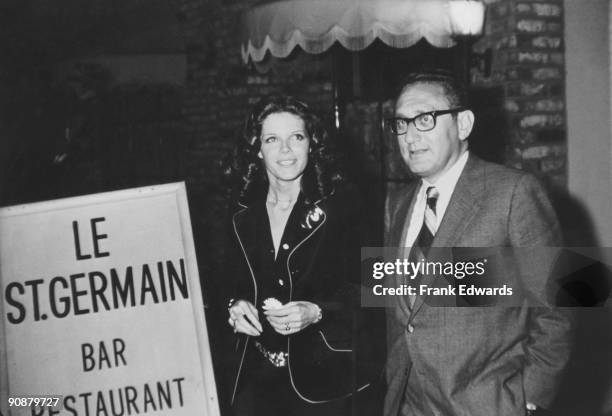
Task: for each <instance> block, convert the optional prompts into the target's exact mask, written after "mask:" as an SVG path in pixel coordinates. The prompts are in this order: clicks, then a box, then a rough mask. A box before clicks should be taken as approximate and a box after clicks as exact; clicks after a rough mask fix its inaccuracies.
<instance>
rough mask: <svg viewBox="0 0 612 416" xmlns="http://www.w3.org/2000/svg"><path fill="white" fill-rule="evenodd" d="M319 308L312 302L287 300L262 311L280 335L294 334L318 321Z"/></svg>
mask: <svg viewBox="0 0 612 416" xmlns="http://www.w3.org/2000/svg"><path fill="white" fill-rule="evenodd" d="M320 311H321V309H320V308H319V307H318V306H317V305H315V304H314V303H312V302H307V301H295V302H289V303H286V304H285V305H283V306H281V307H280V308H275V309H268V310H266V311H265V312H264V314H265V315H266V319H267V320H268V322H270V325H272V328H274V330H275V331H276V332H278V333H279V334H281V335H290V334H295V333H296V332H299V331H301V330H302V329H304V328H306V327H307V326H308V325H310V324H313V323H315V322H317V321H318V319H319V314H320Z"/></svg>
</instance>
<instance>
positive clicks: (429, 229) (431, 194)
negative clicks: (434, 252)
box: [412, 186, 440, 256]
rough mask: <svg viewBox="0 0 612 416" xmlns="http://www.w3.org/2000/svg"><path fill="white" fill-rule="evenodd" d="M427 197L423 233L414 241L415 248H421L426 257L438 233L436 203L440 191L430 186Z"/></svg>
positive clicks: (426, 192) (420, 232)
mask: <svg viewBox="0 0 612 416" xmlns="http://www.w3.org/2000/svg"><path fill="white" fill-rule="evenodd" d="M425 194H426V195H427V203H426V204H425V215H424V216H423V225H422V226H421V231H419V235H418V236H417V238H416V240H415V241H414V244H413V245H412V246H413V247H417V248H420V249H421V250H422V252H423V255H424V256H426V255H427V252H428V251H429V248H430V247H431V243H432V242H433V239H434V235H436V231H438V221H437V218H436V203H437V202H438V197H439V196H440V194H439V192H438V190H437V189H436V188H435V186H430V187H428V188H427V191H425Z"/></svg>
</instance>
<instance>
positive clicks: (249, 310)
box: [228, 299, 263, 337]
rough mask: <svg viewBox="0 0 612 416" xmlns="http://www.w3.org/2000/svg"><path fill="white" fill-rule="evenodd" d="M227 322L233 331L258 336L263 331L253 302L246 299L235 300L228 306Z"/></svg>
mask: <svg viewBox="0 0 612 416" xmlns="http://www.w3.org/2000/svg"><path fill="white" fill-rule="evenodd" d="M229 315H230V316H229V319H228V323H229V324H230V326H231V327H232V328H234V332H241V333H243V334H247V335H251V336H254V337H256V336H259V335H261V332H262V331H263V328H262V327H261V323H260V322H259V317H258V316H259V314H258V312H257V309H256V308H255V306H253V304H252V303H251V302H249V301H246V300H242V299H241V300H237V301H236V302H234V304H233V305H232V306H231V307H230V308H229Z"/></svg>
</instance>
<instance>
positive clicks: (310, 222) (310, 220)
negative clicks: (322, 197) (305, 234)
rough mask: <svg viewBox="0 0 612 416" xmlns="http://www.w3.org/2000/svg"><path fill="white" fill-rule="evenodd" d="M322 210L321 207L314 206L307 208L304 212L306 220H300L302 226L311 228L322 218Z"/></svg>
mask: <svg viewBox="0 0 612 416" xmlns="http://www.w3.org/2000/svg"><path fill="white" fill-rule="evenodd" d="M323 215H324V212H323V210H322V209H321V208H319V207H317V206H315V207H312V208H310V209H309V210H308V212H307V213H306V220H305V221H304V222H302V224H301V226H302V228H307V229H309V230H312V228H313V227H314V226H315V225H317V224H318V223H319V222H320V221H321V220H322V219H323Z"/></svg>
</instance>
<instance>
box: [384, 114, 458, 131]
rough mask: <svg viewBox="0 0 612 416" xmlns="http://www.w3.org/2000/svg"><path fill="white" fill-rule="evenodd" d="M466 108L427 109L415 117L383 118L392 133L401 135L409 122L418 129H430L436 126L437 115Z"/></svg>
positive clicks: (406, 129)
mask: <svg viewBox="0 0 612 416" xmlns="http://www.w3.org/2000/svg"><path fill="white" fill-rule="evenodd" d="M464 110H466V109H465V108H463V107H458V108H451V109H449V110H436V111H428V112H426V113H421V114H419V115H418V116H416V117H412V118H405V117H392V118H388V119H386V120H385V123H386V125H387V126H389V128H390V129H391V131H392V132H393V134H395V135H398V136H399V135H401V134H405V133H406V132H407V131H408V126H409V125H410V123H412V124H414V127H415V128H416V129H417V130H418V131H430V130H433V129H434V128H435V127H436V119H437V118H438V116H442V115H444V114H452V113H458V112H460V111H464Z"/></svg>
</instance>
